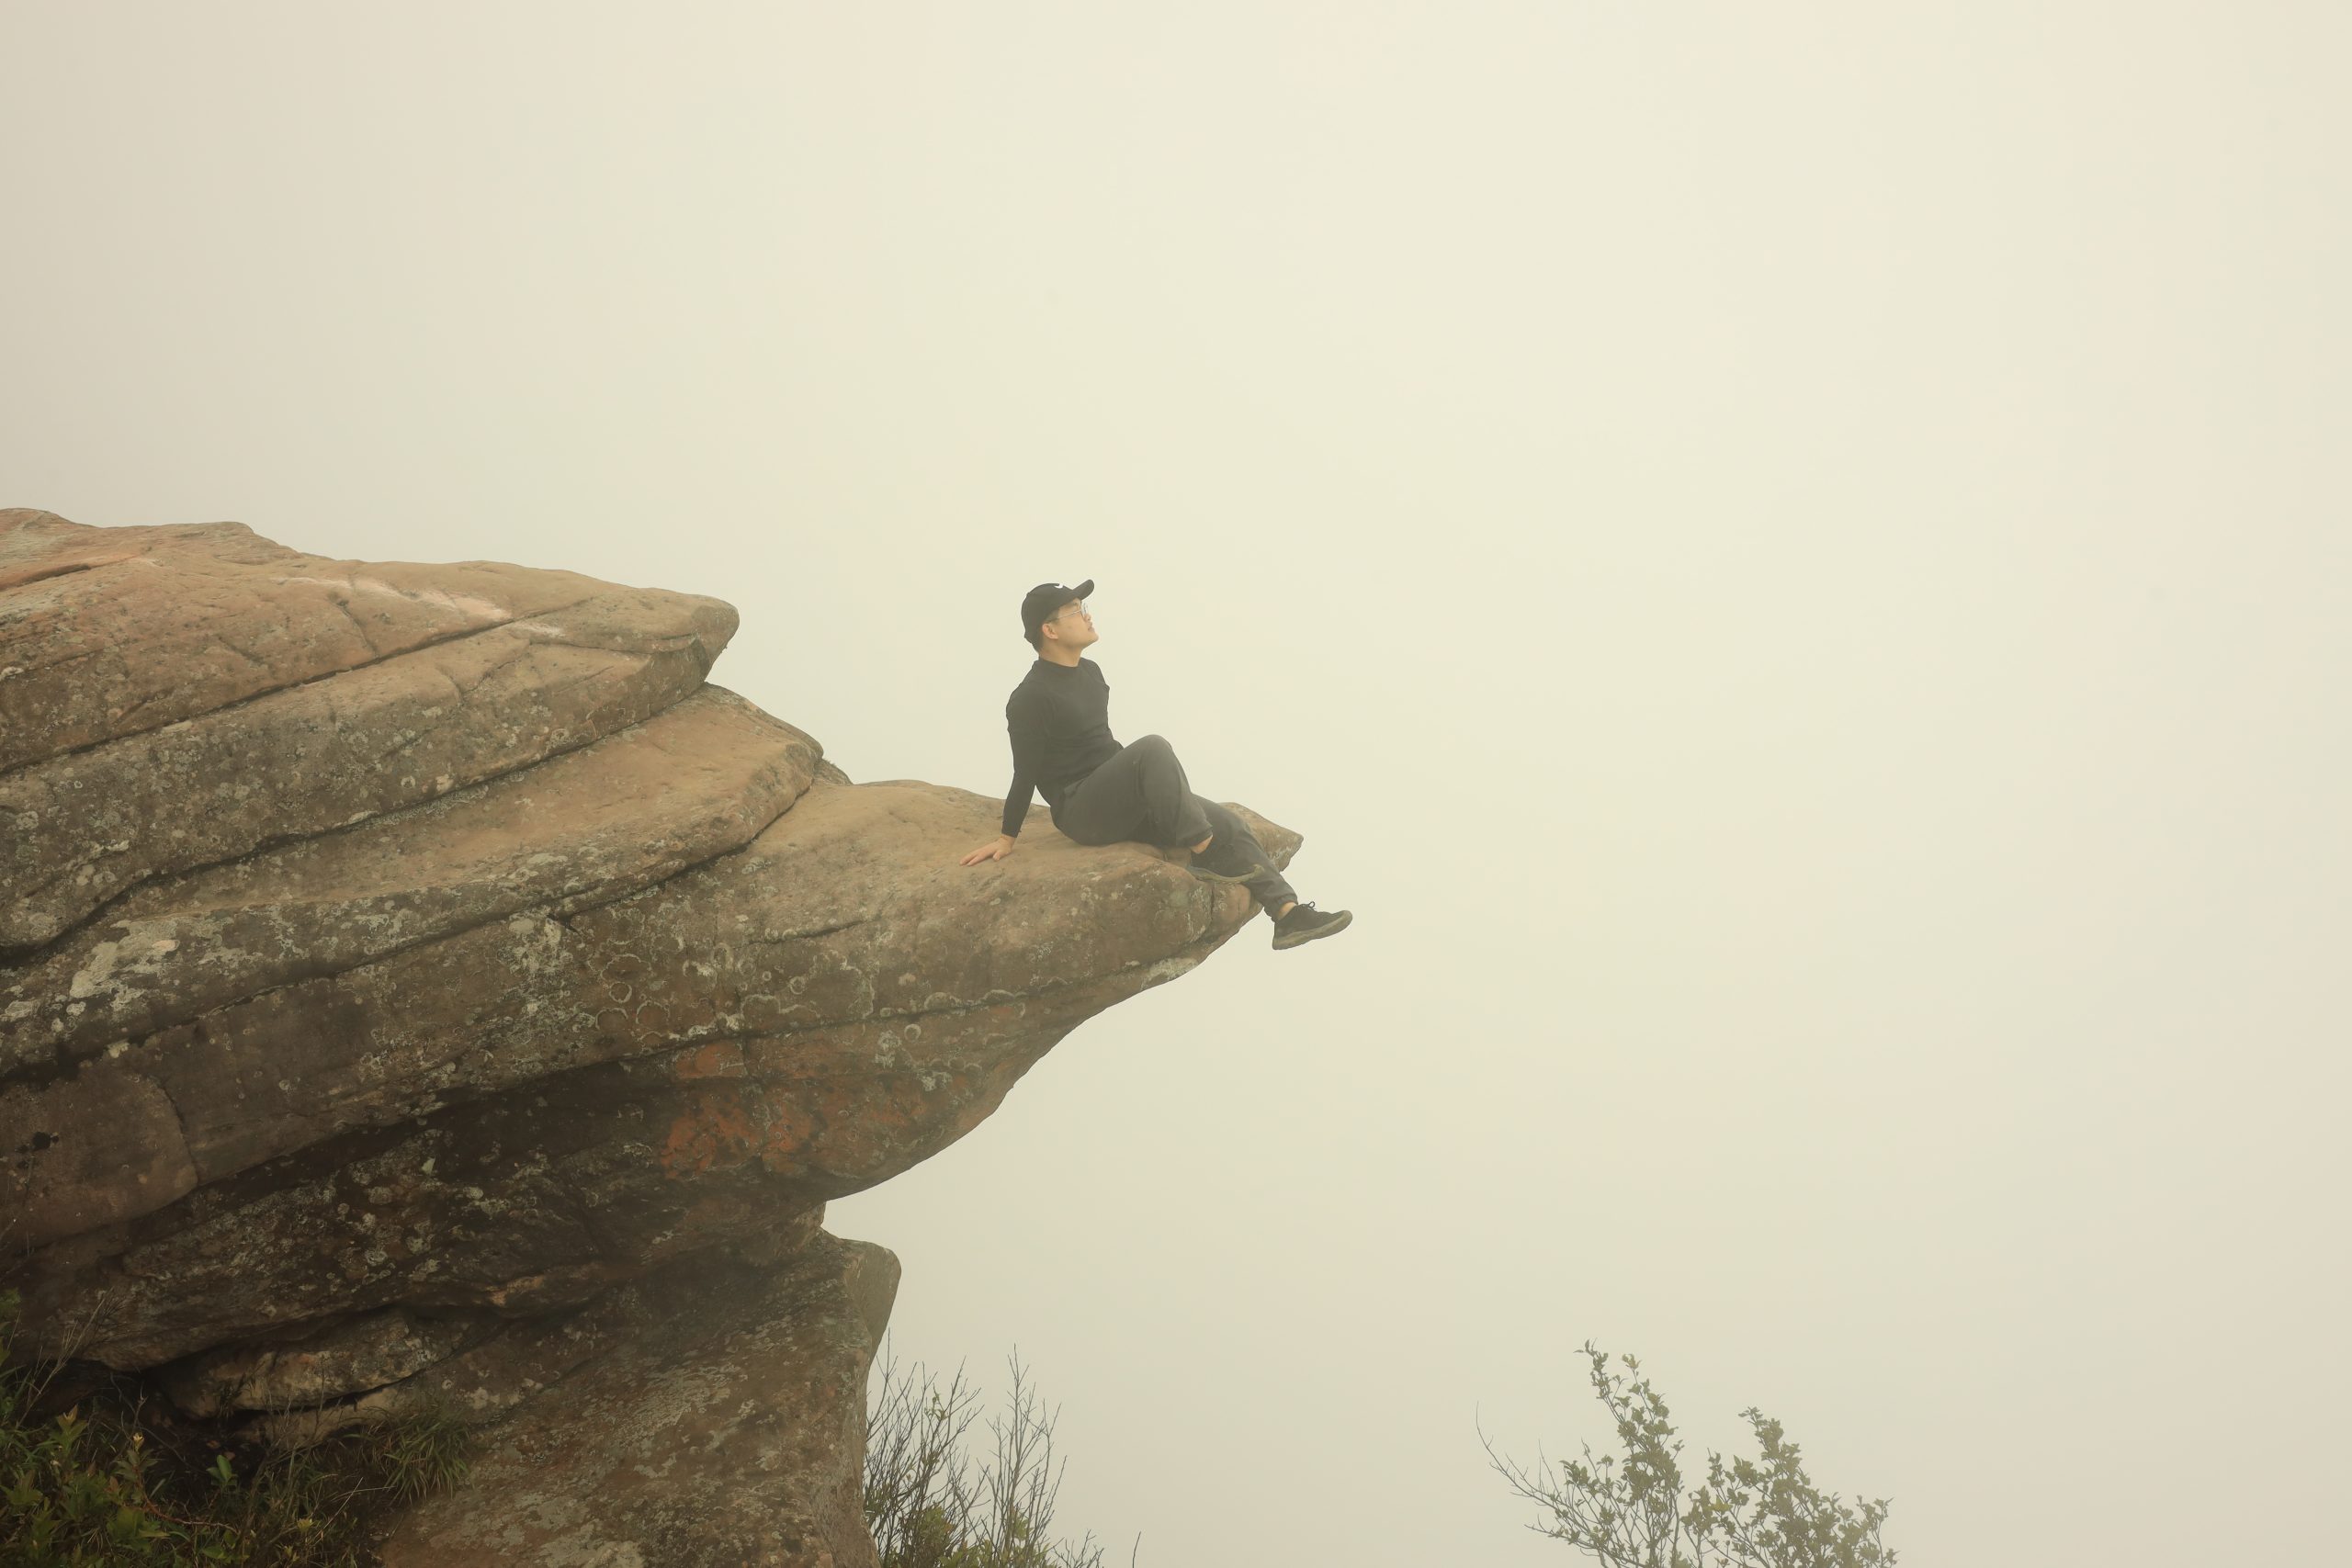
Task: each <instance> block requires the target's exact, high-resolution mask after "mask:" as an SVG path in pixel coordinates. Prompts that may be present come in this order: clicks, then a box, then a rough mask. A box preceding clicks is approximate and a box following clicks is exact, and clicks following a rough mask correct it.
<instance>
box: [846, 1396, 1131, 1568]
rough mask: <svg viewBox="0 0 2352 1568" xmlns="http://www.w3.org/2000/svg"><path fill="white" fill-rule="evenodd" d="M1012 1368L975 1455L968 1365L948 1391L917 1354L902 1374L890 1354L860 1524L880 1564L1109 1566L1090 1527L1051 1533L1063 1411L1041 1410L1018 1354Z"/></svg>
mask: <svg viewBox="0 0 2352 1568" xmlns="http://www.w3.org/2000/svg"><path fill="white" fill-rule="evenodd" d="M1010 1365H1011V1368H1012V1393H1011V1395H1010V1398H1009V1400H1008V1408H1007V1411H1006V1414H1005V1416H1003V1417H1002V1418H1001V1419H999V1418H997V1417H994V1416H991V1417H990V1418H989V1432H990V1433H991V1434H992V1435H993V1436H994V1438H995V1439H996V1442H995V1452H994V1453H993V1455H992V1456H990V1457H989V1458H988V1459H985V1460H982V1461H978V1462H977V1463H976V1462H975V1461H973V1459H972V1458H971V1456H970V1455H969V1454H967V1452H966V1450H965V1439H966V1435H967V1432H968V1431H969V1430H970V1428H971V1427H972V1424H973V1423H974V1422H975V1421H976V1420H978V1416H979V1409H978V1402H979V1390H978V1389H977V1388H975V1387H973V1386H971V1385H970V1384H968V1383H967V1382H965V1381H964V1371H963V1369H962V1368H960V1367H959V1368H957V1369H956V1372H955V1374H954V1375H953V1376H952V1377H950V1378H949V1379H948V1381H947V1386H946V1387H945V1388H944V1389H943V1388H941V1387H940V1385H939V1379H938V1376H937V1374H935V1373H931V1372H927V1371H924V1369H923V1368H922V1365H921V1364H920V1363H918V1364H917V1365H916V1366H915V1368H914V1370H913V1371H911V1372H905V1373H902V1372H901V1371H899V1364H898V1362H897V1360H896V1359H891V1358H888V1357H887V1356H886V1359H885V1360H884V1362H883V1364H882V1370H881V1381H880V1382H879V1383H878V1384H877V1385H876V1388H875V1390H874V1393H873V1396H872V1397H871V1399H870V1400H869V1401H868V1402H867V1403H868V1409H867V1414H866V1437H865V1524H866V1528H867V1529H869V1530H871V1531H872V1532H873V1535H874V1544H875V1547H876V1550H877V1551H880V1553H881V1555H882V1568H1103V1548H1102V1547H1100V1546H1098V1545H1096V1544H1095V1542H1094V1538H1093V1536H1091V1534H1090V1535H1088V1536H1086V1537H1085V1538H1084V1539H1082V1540H1079V1541H1076V1542H1069V1541H1057V1540H1054V1539H1053V1537H1052V1526H1053V1522H1054V1499H1055V1497H1056V1496H1057V1495H1058V1494H1059V1492H1060V1491H1061V1483H1062V1465H1061V1464H1057V1462H1055V1460H1054V1423H1055V1421H1056V1420H1057V1419H1058V1418H1059V1416H1060V1411H1059V1409H1058V1408H1057V1409H1055V1410H1053V1411H1051V1412H1047V1411H1046V1410H1044V1409H1043V1408H1042V1407H1041V1405H1040V1404H1039V1402H1038V1399H1037V1393H1036V1391H1035V1389H1034V1388H1033V1387H1031V1386H1030V1383H1029V1381H1028V1374H1027V1372H1026V1371H1025V1370H1024V1369H1023V1367H1022V1365H1021V1360H1020V1358H1019V1356H1018V1355H1017V1354H1016V1355H1015V1356H1013V1357H1012V1359H1011V1362H1010ZM1064 1462H1067V1461H1064Z"/></svg>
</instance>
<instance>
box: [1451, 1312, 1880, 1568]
mask: <svg viewBox="0 0 2352 1568" xmlns="http://www.w3.org/2000/svg"><path fill="white" fill-rule="evenodd" d="M1584 1353H1585V1356H1586V1357H1587V1359H1589V1360H1590V1361H1591V1363H1592V1392H1593V1393H1594V1395H1595V1396H1596V1397H1597V1398H1599V1399H1600V1403H1601V1404H1603V1405H1604V1406H1606V1407H1607V1408H1608V1411H1609V1414H1610V1416H1611V1419H1612V1420H1614V1422H1615V1423H1616V1427H1617V1440H1618V1441H1619V1442H1621V1443H1623V1445H1624V1448H1625V1453H1624V1458H1623V1461H1622V1462H1621V1461H1619V1459H1618V1457H1617V1456H1616V1455H1614V1454H1603V1455H1600V1456H1599V1457H1598V1458H1596V1457H1595V1456H1594V1454H1593V1451H1592V1445H1591V1444H1589V1443H1587V1444H1585V1445H1584V1458H1583V1459H1582V1460H1581V1461H1576V1460H1568V1461H1561V1462H1560V1464H1559V1465H1558V1467H1557V1468H1558V1473H1557V1475H1556V1476H1555V1474H1554V1473H1553V1467H1552V1465H1551V1464H1550V1463H1549V1462H1548V1461H1545V1460H1544V1457H1543V1456H1542V1454H1541V1453H1538V1455H1537V1456H1536V1463H1535V1466H1534V1468H1533V1469H1532V1471H1531V1470H1527V1469H1522V1468H1521V1466H1520V1465H1518V1464H1517V1463H1515V1462H1513V1461H1510V1460H1508V1459H1505V1458H1503V1457H1501V1456H1500V1455H1498V1454H1497V1453H1496V1452H1495V1448H1494V1444H1493V1443H1491V1442H1487V1445H1486V1447H1487V1459H1488V1460H1489V1461H1492V1462H1493V1464H1494V1467H1495V1469H1496V1470H1497V1471H1498V1472H1500V1473H1501V1474H1502V1476H1503V1478H1504V1479H1505V1480H1506V1481H1508V1482H1509V1483H1510V1487H1511V1490H1512V1491H1514V1492H1516V1493H1517V1494H1518V1495H1520V1496H1521V1497H1523V1498H1525V1499H1527V1500H1528V1501H1529V1502H1532V1503H1535V1504H1537V1505H1539V1506H1542V1507H1543V1509H1544V1512H1545V1513H1546V1514H1547V1515H1549V1516H1550V1517H1548V1518H1547V1519H1545V1520H1544V1521H1542V1522H1540V1523H1537V1524H1534V1525H1531V1526H1529V1527H1528V1528H1529V1529H1534V1530H1538V1531H1541V1532H1542V1533H1543V1534H1544V1535H1547V1536H1550V1537H1552V1538H1553V1539H1554V1540H1565V1541H1566V1542H1567V1543H1568V1544H1569V1545H1571V1546H1575V1547H1578V1548H1580V1549H1582V1550H1583V1551H1586V1552H1588V1553H1589V1554H1590V1555H1591V1556H1593V1557H1596V1558H1598V1559H1600V1562H1602V1563H1604V1564H1606V1565H1607V1568H1894V1551H1893V1549H1891V1548H1889V1547H1887V1546H1885V1545H1883V1543H1882V1542H1881V1541H1880V1540H1879V1529H1880V1527H1881V1526H1883V1524H1884V1523H1885V1522H1886V1510H1887V1502H1886V1499H1885V1498H1883V1497H1881V1498H1878V1499H1876V1500H1875V1501H1871V1502H1864V1501H1862V1500H1861V1499H1860V1498H1859V1497H1858V1498H1856V1499H1855V1503H1856V1506H1854V1507H1852V1508H1849V1507H1847V1506H1846V1505H1845V1504H1843V1503H1841V1502H1839V1501H1838V1498H1837V1497H1836V1496H1835V1495H1828V1494H1825V1493H1823V1492H1821V1491H1820V1490H1819V1489H1818V1488H1816V1487H1815V1485H1814V1483H1813V1482H1812V1480H1811V1478H1810V1477H1808V1476H1807V1475H1806V1474H1805V1472H1804V1465H1803V1464H1801V1463H1799V1462H1798V1453H1797V1446H1796V1445H1795V1444H1794V1443H1792V1442H1790V1441H1789V1440H1788V1438H1787V1436H1786V1434H1784V1433H1783V1432H1782V1431H1781V1424H1780V1423H1779V1422H1778V1421H1775V1420H1772V1419H1771V1418H1770V1417H1769V1416H1765V1415H1764V1414H1763V1413H1762V1412H1761V1411H1758V1410H1757V1409H1755V1408H1753V1407H1750V1408H1749V1409H1747V1410H1744V1411H1742V1412H1741V1413H1740V1414H1741V1415H1742V1416H1746V1417H1747V1424H1748V1427H1750V1428H1751V1429H1752V1430H1753V1431H1754V1433H1755V1434H1756V1440H1757V1443H1758V1447H1759V1449H1760V1450H1761V1459H1760V1461H1753V1460H1746V1459H1734V1460H1731V1461H1728V1462H1726V1461H1724V1456H1723V1455H1721V1454H1719V1453H1714V1452H1713V1451H1710V1452H1709V1453H1708V1455H1707V1479H1706V1480H1705V1481H1704V1482H1703V1483H1701V1484H1700V1485H1698V1486H1696V1487H1693V1488H1692V1489H1691V1493H1690V1495H1689V1497H1688V1498H1687V1499H1686V1498H1685V1497H1684V1495H1683V1491H1682V1466H1681V1463H1680V1461H1679V1455H1680V1454H1681V1452H1682V1440H1681V1439H1680V1438H1677V1437H1676V1436H1675V1435H1674V1427H1673V1425H1672V1424H1671V1423H1670V1422H1669V1421H1668V1419H1667V1416H1668V1411H1667V1408H1666V1402H1665V1401H1664V1400H1662V1399H1660V1398H1659V1397H1658V1395H1657V1391H1656V1390H1655V1389H1653V1388H1651V1387H1650V1383H1649V1380H1648V1379H1647V1378H1645V1377H1643V1376H1641V1375H1640V1374H1641V1363H1640V1362H1639V1361H1636V1360H1635V1359H1634V1358H1633V1357H1631V1356H1623V1357H1620V1358H1619V1360H1620V1361H1621V1362H1622V1363H1623V1366H1624V1369H1625V1370H1624V1371H1623V1372H1616V1371H1611V1370H1610V1367H1609V1358H1608V1356H1607V1354H1606V1353H1604V1352H1603V1351H1601V1350H1599V1349H1597V1348H1594V1346H1593V1345H1592V1343H1591V1342H1590V1341H1589V1340H1588V1341H1586V1343H1585V1346H1584ZM1480 1439H1481V1440H1482V1441H1484V1440H1485V1434H1484V1433H1483V1432H1482V1433H1481V1434H1480Z"/></svg>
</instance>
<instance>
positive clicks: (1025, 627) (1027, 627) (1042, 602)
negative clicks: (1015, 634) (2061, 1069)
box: [1021, 577, 1094, 648]
mask: <svg viewBox="0 0 2352 1568" xmlns="http://www.w3.org/2000/svg"><path fill="white" fill-rule="evenodd" d="M1091 592H1094V580H1093V579H1092V578H1091V577H1090V578H1088V579H1087V580H1086V581H1083V582H1081V583H1080V584H1079V585H1078V586H1077V587H1075V588H1069V587H1065V586H1064V585H1062V584H1061V583H1058V582H1041V583H1039V584H1037V586H1036V587H1035V588H1032V589H1031V590H1029V592H1027V593H1025V594H1023V596H1022V599H1021V635H1022V636H1023V637H1027V638H1028V639H1029V646H1030V647H1032V648H1035V647H1036V646H1037V638H1038V636H1039V634H1040V629H1041V628H1042V627H1043V626H1045V624H1046V622H1047V621H1050V620H1052V619H1053V618H1054V612H1055V611H1057V610H1058V609H1060V608H1061V607H1062V606H1063V605H1065V604H1069V602H1070V601H1071V600H1073V599H1083V598H1085V597H1086V596H1087V595H1088V594H1090V593H1091Z"/></svg>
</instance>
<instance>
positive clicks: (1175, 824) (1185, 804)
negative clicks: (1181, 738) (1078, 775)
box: [1054, 735, 1262, 853]
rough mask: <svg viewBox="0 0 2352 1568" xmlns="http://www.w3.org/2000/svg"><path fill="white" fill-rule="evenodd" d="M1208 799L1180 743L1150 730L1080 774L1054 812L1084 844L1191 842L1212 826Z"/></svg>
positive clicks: (1065, 829)
mask: <svg viewBox="0 0 2352 1568" xmlns="http://www.w3.org/2000/svg"><path fill="white" fill-rule="evenodd" d="M1206 804H1207V803H1206V802H1204V801H1203V800H1202V799H1201V797H1200V796H1199V795H1194V794H1193V790H1192V785H1191V784H1190V783H1189V782H1188V781H1187V780H1186V779H1185V777H1184V764H1183V763H1182V762H1180V761H1177V760H1176V749H1175V748H1174V747H1172V746H1170V745H1169V744H1168V741H1167V740H1166V739H1165V738H1163V737H1161V736H1158V735H1147V736H1145V737H1144V738H1143V739H1140V740H1136V741H1133V742H1130V743H1129V744H1128V745H1126V746H1124V747H1122V748H1121V749H1120V750H1119V754H1118V755H1117V756H1115V757H1113V758H1112V759H1111V760H1110V761H1106V762H1104V763H1103V765H1102V766H1101V767H1099V768H1097V769H1095V770H1094V771H1093V772H1092V773H1089V774H1087V775H1086V777H1085V778H1084V779H1082V780H1080V782H1079V785H1078V787H1077V788H1076V789H1073V790H1071V791H1070V792H1069V795H1068V796H1067V797H1065V798H1064V799H1063V801H1062V808H1061V809H1060V810H1059V811H1057V812H1055V813H1054V826H1055V827H1057V828H1058V829H1061V830H1062V831H1063V832H1064V833H1067V834H1068V835H1069V837H1071V838H1073V839H1076V840H1078V841H1079V842H1080V843H1081V844H1117V843H1125V841H1127V840H1131V839H1133V840H1141V841H1143V842H1144V843H1147V844H1157V845H1159V846H1161V847H1162V848H1170V847H1173V846H1176V845H1180V844H1181V845H1183V846H1185V847H1187V848H1189V847H1191V846H1192V845H1193V844H1197V843H1199V842H1200V841H1201V840H1203V839H1205V838H1207V837H1208V836H1209V834H1210V832H1211V831H1212V829H1211V828H1210V825H1209V818H1208V816H1207V813H1206V812H1205V811H1204V809H1203V807H1204V806H1205V805H1206ZM1212 848H1214V846H1212ZM1261 853H1262V851H1261Z"/></svg>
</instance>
